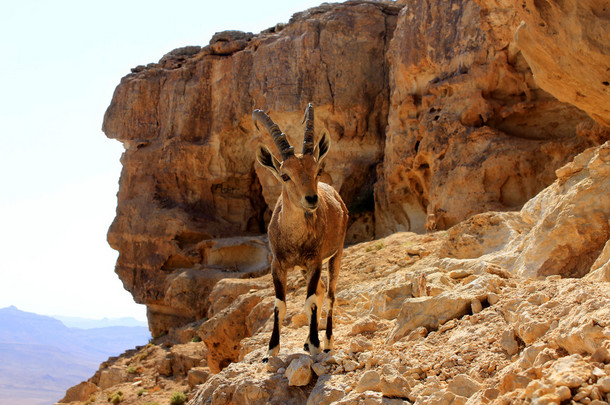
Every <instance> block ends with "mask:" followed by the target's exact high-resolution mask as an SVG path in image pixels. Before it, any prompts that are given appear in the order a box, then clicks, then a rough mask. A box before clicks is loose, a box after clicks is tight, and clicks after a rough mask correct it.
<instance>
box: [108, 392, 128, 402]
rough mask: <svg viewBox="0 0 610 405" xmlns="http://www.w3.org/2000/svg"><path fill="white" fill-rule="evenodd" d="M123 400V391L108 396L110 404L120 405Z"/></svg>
mask: <svg viewBox="0 0 610 405" xmlns="http://www.w3.org/2000/svg"><path fill="white" fill-rule="evenodd" d="M123 399H125V395H124V394H123V391H117V392H113V393H111V394H108V402H110V403H112V404H120V403H121V402H123Z"/></svg>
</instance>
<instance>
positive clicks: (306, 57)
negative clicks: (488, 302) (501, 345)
mask: <svg viewBox="0 0 610 405" xmlns="http://www.w3.org/2000/svg"><path fill="white" fill-rule="evenodd" d="M570 4H571V3H570ZM524 6H525V7H521V6H519V7H513V4H512V2H508V1H506V2H499V3H498V2H492V1H485V0H478V2H475V1H473V0H455V1H451V2H435V1H432V0H429V1H421V2H417V3H413V4H411V3H408V4H406V3H398V4H396V3H385V2H369V1H352V2H347V3H344V4H338V5H330V4H324V5H322V6H320V7H317V8H314V9H311V10H307V11H305V12H302V13H298V14H296V15H295V16H294V17H293V18H292V19H291V21H290V23H289V24H286V25H278V26H276V27H275V28H273V29H269V30H267V31H264V32H262V33H260V34H258V35H253V34H251V33H242V32H237V31H230V32H223V33H219V34H217V35H215V36H214V38H212V40H211V41H210V45H208V46H206V47H203V48H201V47H197V46H194V47H186V48H181V49H177V50H174V51H172V52H170V53H168V54H167V55H165V56H164V57H163V58H162V59H161V60H160V61H159V62H158V63H153V64H149V65H148V66H138V67H137V68H135V69H133V70H132V73H131V74H129V75H127V76H126V77H125V78H123V79H122V81H121V83H120V84H119V86H118V87H117V89H116V91H115V94H114V96H113V99H112V103H111V105H110V106H109V108H108V110H107V112H106V115H105V117H104V126H103V130H104V131H105V133H106V134H107V136H109V137H110V138H114V139H118V140H120V141H121V142H122V143H123V144H124V146H125V148H126V150H125V153H124V155H123V157H122V163H123V166H124V169H123V173H122V175H121V180H120V190H119V194H118V207H117V216H116V219H115V221H114V222H113V224H112V226H111V228H110V230H109V233H108V240H109V242H110V244H111V246H112V247H113V248H115V249H117V250H118V251H119V252H120V255H119V259H118V261H117V265H116V272H117V274H118V275H119V277H120V278H121V280H122V281H123V283H124V286H125V288H126V289H127V290H129V291H130V292H131V293H132V294H133V295H134V298H135V300H136V301H137V302H139V303H143V304H146V305H147V307H148V316H149V325H150V328H151V331H152V332H153V335H159V334H161V333H163V332H166V331H168V330H169V329H171V328H172V327H175V326H180V325H184V324H186V323H188V322H192V321H195V320H199V319H203V318H204V317H206V316H210V315H213V314H208V310H209V309H210V305H209V301H208V300H207V299H206V297H207V296H208V295H209V294H210V292H211V291H212V289H213V286H214V285H215V284H216V283H217V282H218V281H219V280H221V279H224V278H247V277H252V276H258V275H260V274H263V273H264V272H265V271H267V270H268V265H269V261H270V257H269V251H268V249H267V247H266V240H265V237H264V236H260V235H261V234H263V233H264V232H265V230H266V224H267V222H268V220H269V215H270V212H271V209H272V208H273V206H274V204H275V201H276V198H277V196H278V195H279V193H280V189H281V185H280V184H278V182H277V181H276V180H275V179H274V178H273V177H272V176H271V174H270V173H268V172H267V171H266V170H264V169H262V168H260V167H259V166H258V165H256V164H255V161H254V151H255V147H256V146H257V144H259V143H265V144H267V145H268V146H272V142H271V140H270V137H269V136H268V135H267V134H265V133H261V132H258V131H256V130H255V128H254V125H253V124H252V120H251V118H250V115H251V112H252V110H253V109H254V108H262V109H264V110H266V111H267V112H269V113H270V115H271V116H272V117H273V119H274V120H275V121H276V122H277V123H278V124H279V125H280V127H281V128H282V130H283V131H284V132H286V133H287V134H288V137H289V139H290V141H291V142H292V144H293V145H295V146H296V147H297V150H298V149H299V146H298V145H297V144H300V142H301V139H302V138H301V136H302V133H303V128H302V126H301V125H300V123H301V119H302V114H303V108H304V107H305V105H306V104H307V102H313V103H314V105H315V106H316V128H315V131H316V136H320V134H321V133H322V132H326V133H328V134H329V136H330V138H331V139H332V145H333V146H332V148H331V152H330V154H329V156H328V159H327V165H326V172H325V173H324V174H323V177H322V178H323V180H324V181H326V182H329V183H331V184H332V185H333V186H334V187H335V188H336V189H337V190H338V191H339V192H340V194H341V196H342V197H343V199H344V200H345V201H346V203H347V205H348V208H349V209H350V214H351V215H350V218H351V223H350V228H349V229H348V242H356V241H362V240H370V239H372V238H373V237H381V236H385V235H389V234H391V233H393V232H396V231H414V232H423V231H424V230H425V225H426V221H427V220H428V219H429V218H431V217H430V215H432V217H433V218H435V220H434V222H435V224H434V226H433V227H432V228H431V229H439V230H440V229H447V228H448V227H450V226H452V225H455V224H457V223H458V222H460V221H462V220H464V219H466V218H469V217H471V216H472V215H474V214H477V213H480V212H485V211H489V210H497V211H505V210H508V209H519V208H521V206H522V205H523V204H524V203H525V202H527V201H528V200H529V199H530V198H532V197H533V196H534V195H536V194H537V193H538V192H539V191H540V190H542V189H543V188H544V187H546V186H548V185H549V184H551V183H552V182H553V180H554V179H555V176H556V174H555V171H556V170H557V169H559V168H560V167H562V166H564V165H565V163H567V162H568V161H570V160H571V159H572V158H573V157H574V156H575V155H576V154H578V153H580V152H581V151H583V150H584V149H586V148H587V147H590V146H593V145H596V144H600V143H603V142H604V141H606V140H607V139H608V138H610V132H608V130H607V129H605V128H604V127H602V125H606V124H607V122H608V121H607V120H608V119H610V118H608V117H609V116H608V114H607V112H605V111H603V109H604V108H605V107H604V106H607V105H608V103H607V100H606V99H605V98H604V97H607V96H608V91H607V89H606V90H604V88H605V87H604V86H605V85H604V84H603V83H604V79H603V78H601V79H600V77H601V76H599V75H600V74H601V73H600V72H599V71H598V70H599V69H598V67H599V66H600V64H602V63H603V61H604V60H605V59H604V58H605V57H606V56H605V55H606V53H607V52H606V51H605V50H604V49H605V48H604V45H603V44H605V43H607V42H608V41H604V39H607V32H608V30H605V29H604V27H605V25H604V24H606V22H605V21H606V19H605V14H603V12H602V11H603V9H599V7H597V6H596V5H592V4H589V3H586V4H585V3H583V4H577V5H574V4H571V5H568V4H566V6H565V7H563V6H562V7H559V6H557V7H554V6H553V7H551V6H549V7H550V8H548V7H547V9H545V10H546V11H545V10H542V9H543V8H544V7H543V6H540V5H539V4H538V3H537V2H533V3H532V2H526V3H524ZM541 10H542V11H541ZM583 10H584V11H583ZM600 10H601V11H600ZM534 11H535V12H534ZM562 15H569V16H571V17H570V18H571V20H570V21H571V22H570V24H568V25H569V27H558V24H559V21H560V19H561V18H562V17H561V16H562ZM541 16H542V17H541ZM540 18H544V22H545V24H547V27H548V29H541V27H540ZM521 20H525V21H526V23H525V25H521V26H520V25H519V24H520V22H521ZM586 21H588V22H590V24H589V25H588V27H587V30H586V32H584V31H583V32H584V34H582V35H584V36H585V37H586V38H587V41H588V43H587V44H586V46H585V47H582V48H580V49H579V52H580V53H578V55H577V57H575V58H573V59H569V58H557V59H558V60H561V63H564V62H565V63H567V64H569V65H570V66H578V64H579V62H578V61H581V60H588V61H591V63H590V65H595V66H596V67H591V68H590V69H591V70H592V71H593V70H594V72H592V73H591V72H589V71H585V70H583V71H582V74H580V77H581V81H586V82H587V83H588V84H587V85H586V86H585V85H584V84H582V83H581V81H577V82H570V80H568V79H567V78H568V76H569V77H572V76H574V73H573V72H572V71H570V70H569V69H567V68H566V71H565V74H564V73H560V74H559V75H560V77H559V78H558V77H555V76H553V77H552V80H551V79H548V77H551V76H552V75H551V74H550V73H548V74H546V76H545V75H544V74H543V73H541V72H550V71H551V70H553V71H554V69H556V67H555V66H554V65H550V64H548V63H547V61H544V60H543V61H541V62H540V61H537V59H536V58H537V57H544V55H545V54H544V53H542V52H537V51H536V50H535V48H534V44H533V42H536V41H537V40H538V39H539V38H546V39H545V40H546V41H547V42H544V41H543V40H542V39H540V43H539V44H536V46H547V44H548V41H551V39H549V38H550V37H548V36H549V35H551V34H553V33H554V32H555V30H556V31H557V32H558V33H559V34H557V35H558V36H559V37H560V38H566V41H568V40H569V41H572V42H570V44H572V45H570V46H571V47H572V48H574V47H575V46H577V45H575V44H576V43H577V40H578V38H579V37H578V35H576V34H571V32H573V31H571V30H572V29H573V28H574V27H577V26H578V24H584V23H585V22H586ZM353 27H358V30H354V29H353ZM560 28H561V29H564V31H560ZM539 31H540V32H542V34H544V35H547V37H544V36H540V35H541V34H540V32H539ZM515 32H518V35H517V37H516V38H517V39H515ZM528 35H529V36H528ZM553 35H554V34H553ZM604 35H605V36H604ZM570 36H571V37H570ZM568 37H570V38H568ZM528 38H531V39H528ZM596 41H597V42H596ZM596 47H597V48H596ZM555 48H557V46H555ZM555 48H548V47H547V49H555ZM572 48H570V47H569V46H568V47H566V52H571V51H570V49H572ZM558 52H559V51H558ZM590 55H591V57H589V56H590ZM595 55H597V56H595ZM270 61H273V63H270ZM558 63H559V62H558ZM587 63H588V62H587ZM585 65H587V64H585ZM606 65H608V64H607V63H606V64H605V65H604V66H606ZM562 66H563V65H562ZM562 66H559V69H562ZM587 66H588V65H587ZM278 67H281V68H278ZM545 69H546V70H545ZM587 69H589V68H587ZM532 70H533V74H532ZM579 73H581V72H579ZM585 73H587V74H585ZM588 73H591V74H588ZM606 73H607V72H606ZM561 75H564V76H561ZM547 76H548V77H547ZM600 80H602V81H601V82H600V83H601V84H600V83H597V82H599V81H600ZM605 80H607V79H605ZM557 81H561V82H562V83H565V87H562V88H566V89H567V88H574V86H576V87H579V88H581V89H582V91H584V93H582V94H583V96H582V97H581V96H575V97H576V98H579V97H580V98H579V102H578V103H577V102H575V101H574V102H573V99H574V97H568V96H565V97H564V96H560V95H559V94H560V92H559V91H558V90H557V86H556V85H555V84H553V83H556V82H557ZM574 83H576V84H574ZM589 85H590V86H589ZM591 86H592V87H591ZM600 86H602V87H601V88H602V90H603V91H604V92H602V93H600V92H599V91H598V90H599V89H598V88H599V87H600ZM593 87H595V89H593ZM589 90H590V91H589ZM554 96H556V97H557V98H559V100H561V101H558V100H557V99H556V98H555V97H554ZM581 99H582V100H581ZM564 101H567V102H569V103H572V102H573V104H574V105H576V107H579V108H581V109H582V110H580V109H578V108H576V107H574V106H573V105H571V104H567V103H564ZM595 106H598V107H599V108H597V109H596V108H594V107H595ZM583 110H584V112H583ZM587 113H588V114H589V115H590V116H591V117H593V118H594V119H595V121H597V123H595V122H594V121H593V119H591V118H590V117H589V116H587ZM600 123H601V124H602V125H600ZM530 208H531V207H530ZM500 223H504V222H502V221H500ZM501 226H504V225H501ZM506 226H508V228H510V226H512V225H510V226H509V225H506ZM520 226H521V225H520ZM522 226H523V227H527V224H522ZM514 231H515V232H518V230H514ZM598 231H599V232H598V233H597V234H596V235H594V236H592V237H593V238H595V243H598V242H599V241H601V240H602V239H603V234H604V232H605V231H604V229H603V226H601V225H600V227H599V230H598ZM501 235H503V233H502V232H499V233H498V234H497V235H496V236H497V237H499V238H501ZM492 239H493V238H492ZM471 242H472V241H469V242H468V241H464V240H462V241H461V242H460V243H462V244H463V245H464V247H465V246H466V245H469V246H473V247H474V246H475V245H476V243H471ZM503 242H504V241H501V240H495V241H493V240H489V239H488V240H486V241H485V244H488V245H494V244H498V243H499V244H502V243H503ZM580 243H581V244H582V245H584V244H587V243H588V241H587V240H581V241H580ZM595 246H596V247H595V249H597V245H595ZM481 249H483V250H485V249H488V247H482V248H481ZM561 249H562V248H561V247H559V246H557V247H556V248H554V250H553V251H554V252H555V253H556V254H559V257H567V255H569V252H568V250H563V251H561ZM458 250H459V249H458ZM460 252H461V253H460V254H461V255H462V256H464V255H468V254H470V255H475V257H476V254H478V253H477V252H470V253H467V252H466V251H465V250H463V249H462V250H460ZM589 253H590V255H593V254H594V253H592V252H589ZM589 253H587V254H589ZM524 257H525V256H524ZM587 257H588V256H587ZM587 260H588V259H587ZM587 260H585V262H587ZM578 262H579V263H580V262H581V261H580V260H578ZM548 265H549V266H550V267H554V266H551V264H548ZM588 265H589V263H588V262H587V263H586V264H585V265H584V267H587V266H588ZM569 266H571V267H574V266H572V265H569ZM600 268H602V270H600V272H599V273H600V274H601V273H602V272H603V271H605V270H603V266H601V267H600ZM454 270H455V269H454ZM520 271H522V272H531V271H533V270H531V269H525V268H524V269H522V270H520ZM535 271H536V272H540V274H541V275H542V274H551V273H549V270H548V269H545V268H540V267H538V268H537V269H536V270H535ZM574 271H576V273H578V274H580V273H579V272H580V270H579V269H575V270H574ZM580 275H581V274H580ZM602 277H603V276H602ZM429 281H430V282H432V281H434V282H437V281H438V282H439V283H440V284H439V286H434V285H431V286H429V287H430V292H431V295H436V294H437V293H439V292H441V291H442V289H443V287H442V285H443V282H441V281H440V280H429ZM415 286H416V287H417V288H419V287H418V285H417V284H415ZM408 293H409V291H407V289H406V287H405V286H402V287H400V288H398V289H395V290H392V291H390V290H388V291H387V294H386V296H387V297H389V298H383V300H386V301H391V302H393V304H391V305H392V306H387V305H386V304H385V303H384V301H383V300H381V299H380V300H379V301H377V302H376V303H375V308H376V311H377V312H375V313H376V314H381V315H383V316H384V317H393V316H396V314H397V312H398V311H399V310H400V305H399V304H397V303H396V301H394V300H392V299H391V297H395V296H397V295H400V296H403V297H404V296H405V295H406V294H408ZM470 305H471V306H472V308H474V309H475V310H479V307H478V304H476V302H471V303H470ZM472 308H471V310H472Z"/></svg>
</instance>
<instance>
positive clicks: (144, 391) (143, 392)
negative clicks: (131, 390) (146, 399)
mask: <svg viewBox="0 0 610 405" xmlns="http://www.w3.org/2000/svg"><path fill="white" fill-rule="evenodd" d="M137 394H138V396H139V397H141V396H142V395H144V394H148V391H146V390H145V389H144V388H142V389H141V390H140V391H138V393H137Z"/></svg>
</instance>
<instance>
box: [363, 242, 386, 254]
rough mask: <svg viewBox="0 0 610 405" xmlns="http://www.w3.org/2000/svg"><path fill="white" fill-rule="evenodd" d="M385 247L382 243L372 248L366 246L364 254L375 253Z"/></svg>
mask: <svg viewBox="0 0 610 405" xmlns="http://www.w3.org/2000/svg"><path fill="white" fill-rule="evenodd" d="M384 247H385V245H384V244H383V242H377V243H375V244H374V245H373V246H367V247H366V249H364V250H365V252H367V253H368V252H372V251H373V250H375V251H379V250H381V249H383V248H384Z"/></svg>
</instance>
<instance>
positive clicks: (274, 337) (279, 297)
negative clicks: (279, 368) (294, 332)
mask: <svg viewBox="0 0 610 405" xmlns="http://www.w3.org/2000/svg"><path fill="white" fill-rule="evenodd" d="M271 272H272V274H273V286H274V288H275V308H274V309H273V332H271V339H270V340H269V350H268V351H267V357H265V358H264V359H263V363H266V362H267V361H268V360H269V357H271V356H277V354H278V353H279V351H280V332H281V330H282V322H283V321H284V317H285V316H286V272H283V271H281V270H280V269H279V266H278V265H277V263H276V262H275V261H274V262H273V263H272V264H271Z"/></svg>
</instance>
